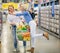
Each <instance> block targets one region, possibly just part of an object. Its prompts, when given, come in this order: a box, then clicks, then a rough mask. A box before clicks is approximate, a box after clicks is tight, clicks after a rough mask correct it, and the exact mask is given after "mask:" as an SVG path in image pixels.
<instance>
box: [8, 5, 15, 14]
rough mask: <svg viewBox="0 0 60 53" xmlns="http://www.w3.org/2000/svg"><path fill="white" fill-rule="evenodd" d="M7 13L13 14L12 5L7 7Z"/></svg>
mask: <svg viewBox="0 0 60 53" xmlns="http://www.w3.org/2000/svg"><path fill="white" fill-rule="evenodd" d="M8 12H10V13H13V12H14V6H13V5H9V6H8Z"/></svg>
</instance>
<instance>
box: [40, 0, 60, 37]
mask: <svg viewBox="0 0 60 53" xmlns="http://www.w3.org/2000/svg"><path fill="white" fill-rule="evenodd" d="M54 2H55V5H54V14H55V15H54V17H52V1H50V2H47V3H46V2H45V3H43V4H41V8H40V15H41V17H40V27H41V28H43V29H45V30H47V31H49V32H51V33H53V34H55V35H56V36H57V37H58V38H60V5H59V3H58V2H57V1H54Z"/></svg>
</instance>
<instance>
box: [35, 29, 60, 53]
mask: <svg viewBox="0 0 60 53" xmlns="http://www.w3.org/2000/svg"><path fill="white" fill-rule="evenodd" d="M39 32H40V30H39ZM49 38H50V39H49V40H45V39H41V38H40V37H38V38H37V39H36V43H38V44H36V49H35V53H60V39H57V38H56V37H54V36H52V35H49Z"/></svg>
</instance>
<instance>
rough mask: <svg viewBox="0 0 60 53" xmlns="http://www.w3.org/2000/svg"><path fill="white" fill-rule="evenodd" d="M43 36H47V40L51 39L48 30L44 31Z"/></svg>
mask: <svg viewBox="0 0 60 53" xmlns="http://www.w3.org/2000/svg"><path fill="white" fill-rule="evenodd" d="M43 36H44V37H46V39H47V40H49V36H48V33H47V32H44V34H43Z"/></svg>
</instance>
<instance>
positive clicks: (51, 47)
mask: <svg viewBox="0 0 60 53" xmlns="http://www.w3.org/2000/svg"><path fill="white" fill-rule="evenodd" d="M43 32H44V31H42V30H40V29H39V30H37V33H43ZM49 38H50V39H49V40H46V39H45V38H44V37H37V38H36V44H35V53H60V40H59V39H58V38H56V37H54V36H52V35H49ZM18 48H19V50H20V52H13V50H14V47H13V38H12V34H11V32H10V31H8V27H7V25H6V24H4V25H3V33H2V47H1V53H24V47H23V44H22V41H18ZM29 48H30V42H27V46H26V50H27V49H29ZM26 53H29V52H26Z"/></svg>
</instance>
